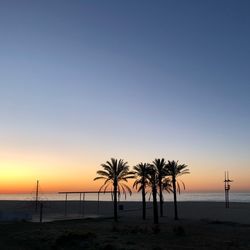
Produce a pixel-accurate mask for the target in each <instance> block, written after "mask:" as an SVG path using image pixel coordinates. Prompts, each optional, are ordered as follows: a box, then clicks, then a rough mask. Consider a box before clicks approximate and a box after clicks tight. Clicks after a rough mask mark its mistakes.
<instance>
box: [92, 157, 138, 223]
mask: <svg viewBox="0 0 250 250" xmlns="http://www.w3.org/2000/svg"><path fill="white" fill-rule="evenodd" d="M101 167H103V170H98V171H97V172H96V173H97V175H99V176H98V177H96V178H95V179H94V180H99V179H103V180H104V184H103V185H102V186H101V187H100V189H99V191H102V190H103V191H104V192H105V191H106V190H107V189H108V188H109V186H110V185H111V190H112V192H113V198H114V200H113V202H114V220H115V221H117V220H118V216H117V194H119V195H120V193H121V192H123V193H124V195H125V196H126V191H128V192H129V194H130V195H131V193H132V191H131V189H130V188H129V186H128V185H126V184H125V183H123V182H127V181H128V179H130V178H134V172H131V171H129V166H128V165H127V162H124V161H123V160H121V159H120V160H117V159H114V158H111V161H107V162H106V163H105V164H101Z"/></svg>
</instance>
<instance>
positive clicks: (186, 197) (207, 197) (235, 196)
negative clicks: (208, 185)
mask: <svg viewBox="0 0 250 250" xmlns="http://www.w3.org/2000/svg"><path fill="white" fill-rule="evenodd" d="M67 199H68V200H79V199H80V195H79V194H68V198H67ZM97 199H98V197H97V194H85V200H89V201H96V200H97ZM147 199H151V200H152V197H151V198H150V196H149V195H147ZM177 199H178V200H179V201H215V202H223V201H224V200H225V194H224V193H223V192H218V193H214V192H213V193H208V192H207V193H205V192H204V193H194V192H183V193H181V194H180V195H179V194H178V197H177ZM0 200H19V201H22V200H23V201H32V200H35V194H34V193H29V194H0ZM39 200H46V201H50V200H51V201H52V200H57V201H60V200H65V195H64V194H58V193H41V194H39ZM100 200H101V201H111V200H112V199H111V195H110V194H100ZM120 200H121V201H125V200H126V201H141V193H133V194H132V195H131V196H130V195H127V197H126V199H125V197H124V195H122V196H121V197H120ZM164 200H165V201H172V200H173V195H172V194H164ZM230 201H231V202H249V203H250V192H249V193H247V192H245V193H236V192H231V193H230Z"/></svg>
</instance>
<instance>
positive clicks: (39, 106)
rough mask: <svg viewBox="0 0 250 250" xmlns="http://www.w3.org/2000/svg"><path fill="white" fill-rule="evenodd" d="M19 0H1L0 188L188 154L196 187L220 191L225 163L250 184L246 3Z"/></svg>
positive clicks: (68, 184)
mask: <svg viewBox="0 0 250 250" xmlns="http://www.w3.org/2000/svg"><path fill="white" fill-rule="evenodd" d="M11 2H12V1H11ZM14 2H15V4H11V3H9V1H4V2H2V3H0V28H1V46H0V54H1V58H0V115H1V122H0V193H31V192H34V190H35V183H36V180H39V181H40V183H41V190H42V191H43V192H59V191H65V190H66V191H79V190H98V189H99V187H100V185H101V182H98V181H96V182H94V181H93V179H94V178H95V176H96V171H97V170H98V169H100V164H102V163H105V162H106V161H107V160H109V159H110V158H111V157H114V158H118V159H120V158H121V159H124V160H125V161H128V164H129V166H130V167H131V169H132V167H133V166H135V165H136V164H138V163H139V162H149V163H151V162H152V161H153V160H154V159H155V158H162V157H163V158H165V159H166V160H179V162H180V163H185V164H187V165H188V167H189V169H190V172H191V174H190V175H187V176H183V181H184V182H185V184H186V191H187V192H194V191H209V192H210V191H223V180H224V171H226V170H228V171H229V172H230V177H231V178H232V179H233V180H234V182H233V184H232V186H233V189H232V190H233V191H249V190H250V184H249V183H250V181H249V178H250V168H249V166H250V157H249V148H250V132H249V128H250V109H249V107H250V98H249V93H250V84H249V81H250V78H249V67H248V65H249V62H250V57H249V53H248V51H249V44H250V35H249V13H248V12H247V11H246V8H243V7H239V8H238V7H237V8H236V7H235V6H234V4H233V3H232V2H230V4H229V3H227V4H228V7H225V5H224V4H221V3H217V2H214V3H213V4H212V3H210V1H206V3H203V5H200V4H197V5H196V4H194V3H188V2H189V1H182V4H181V7H180V6H179V5H178V3H176V2H175V1H166V2H165V1H160V2H158V3H156V4H154V3H153V2H147V3H146V4H139V3H135V2H134V1H128V2H127V1H125V2H121V1H111V2H108V3H107V2H106V1H105V3H104V1H99V3H98V4H97V3H92V1H87V2H85V1H76V2H74V3H72V2H71V1H62V2H63V3H62V2H61V1H52V2H50V1H40V2H37V1H27V3H26V4H25V3H21V1H14ZM25 2H26V1H25ZM28 2H29V3H28ZM59 2H60V3H59ZM210 4H211V6H212V7H211V6H210Z"/></svg>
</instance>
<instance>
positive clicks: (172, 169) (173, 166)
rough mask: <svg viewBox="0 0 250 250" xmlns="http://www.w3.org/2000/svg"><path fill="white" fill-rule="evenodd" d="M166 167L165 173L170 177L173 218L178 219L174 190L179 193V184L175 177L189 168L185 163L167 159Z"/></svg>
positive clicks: (187, 171) (186, 171)
mask: <svg viewBox="0 0 250 250" xmlns="http://www.w3.org/2000/svg"><path fill="white" fill-rule="evenodd" d="M166 168H167V171H168V173H167V175H169V176H171V178H172V187H173V194H174V219H175V220H178V209H177V197H176V190H177V191H178V192H179V193H180V190H181V188H180V184H179V182H178V181H177V177H179V176H181V175H184V174H189V173H190V172H189V169H187V165H185V164H178V161H168V164H167V166H166ZM181 183H182V185H183V188H184V189H185V184H184V182H182V181H181Z"/></svg>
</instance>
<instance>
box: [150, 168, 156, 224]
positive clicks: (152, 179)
mask: <svg viewBox="0 0 250 250" xmlns="http://www.w3.org/2000/svg"><path fill="white" fill-rule="evenodd" d="M148 181H149V186H150V187H151V190H152V195H153V212H154V223H155V224H158V205H157V183H158V176H157V170H156V168H155V167H154V166H153V165H150V167H149V168H148Z"/></svg>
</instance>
